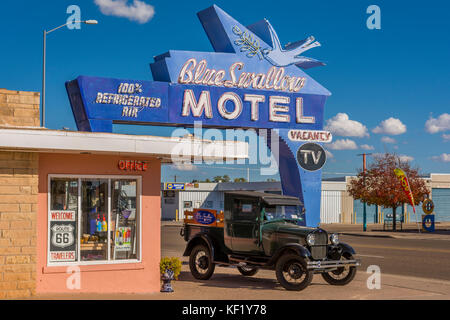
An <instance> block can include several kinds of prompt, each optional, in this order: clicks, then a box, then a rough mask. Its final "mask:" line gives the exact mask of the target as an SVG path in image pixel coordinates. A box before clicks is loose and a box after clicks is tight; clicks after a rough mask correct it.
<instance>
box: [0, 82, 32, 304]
mask: <svg viewBox="0 0 450 320" xmlns="http://www.w3.org/2000/svg"><path fill="white" fill-rule="evenodd" d="M39 124H40V119H39V93H38V92H24V91H12V90H6V89H0V127H11V126H13V127H38V126H39ZM38 162H39V154H38V153H30V152H13V151H8V150H1V149H0V299H14V298H23V297H28V296H30V295H33V294H34V293H35V288H36V218H37V216H36V215H37V200H38V196H37V194H38Z"/></svg>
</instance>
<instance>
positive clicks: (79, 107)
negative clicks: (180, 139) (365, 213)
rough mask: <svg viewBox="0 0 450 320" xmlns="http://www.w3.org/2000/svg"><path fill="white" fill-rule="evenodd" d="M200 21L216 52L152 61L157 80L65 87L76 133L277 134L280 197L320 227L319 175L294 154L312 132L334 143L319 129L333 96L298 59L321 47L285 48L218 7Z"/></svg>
mask: <svg viewBox="0 0 450 320" xmlns="http://www.w3.org/2000/svg"><path fill="white" fill-rule="evenodd" d="M198 17H199V19H200V21H201V23H202V25H203V27H204V29H205V32H206V34H207V36H208V38H209V40H210V42H211V44H212V46H213V48H214V52H195V51H179V50H170V51H168V52H166V53H164V54H161V55H159V56H156V57H155V58H154V62H152V63H151V64H150V68H151V72H152V75H153V79H154V81H142V80H130V79H111V78H100V77H86V76H80V77H78V78H77V79H75V80H73V81H69V82H67V83H66V89H67V92H68V96H69V100H70V103H71V107H72V111H73V113H74V117H75V120H76V123H77V127H78V129H79V130H82V131H96V132H112V126H113V124H114V123H127V124H133V123H136V124H148V125H164V126H167V125H173V126H192V125H193V124H194V121H201V122H202V126H203V127H216V128H255V129H257V131H258V129H277V131H272V133H271V135H273V136H275V137H276V138H278V139H279V150H272V152H278V153H279V159H280V160H279V162H280V163H279V171H280V178H281V184H282V188H283V193H284V194H287V195H292V196H296V197H298V198H300V200H301V201H302V202H303V203H304V206H305V209H306V217H304V218H305V219H304V220H303V221H304V222H303V224H307V225H317V223H318V222H319V217H320V213H319V212H320V184H321V170H316V171H308V170H304V169H303V168H302V167H301V166H300V165H299V161H298V159H297V158H296V155H297V151H298V149H299V148H300V146H302V145H303V144H304V143H305V141H308V138H307V137H306V135H305V133H307V132H309V131H312V132H315V134H308V137H314V136H320V137H321V139H320V140H317V141H322V142H329V141H330V139H331V136H330V135H329V134H327V133H326V132H325V133H324V132H323V131H321V130H322V129H323V109H324V104H325V101H326V98H327V97H328V96H329V95H330V92H329V91H328V90H327V89H325V88H324V87H323V86H322V85H320V84H319V83H318V82H317V81H315V80H314V79H313V78H311V77H310V76H309V75H308V74H306V73H305V71H304V70H305V69H308V68H311V67H315V66H321V65H324V63H322V62H320V61H318V60H315V59H313V58H309V57H305V56H302V54H303V53H304V52H305V51H307V50H309V49H311V48H314V47H318V46H320V43H319V42H317V41H315V39H314V38H313V37H311V36H310V37H307V38H306V39H305V40H301V41H296V42H294V43H290V44H288V45H286V46H284V47H282V45H281V42H280V40H279V38H278V35H277V34H276V32H275V30H274V28H273V27H272V25H271V24H270V23H269V21H268V20H266V19H263V20H261V21H259V22H257V23H254V24H252V25H249V26H244V25H242V24H241V23H239V22H238V21H236V20H235V19H234V18H232V17H231V16H230V15H228V14H227V13H226V12H224V11H223V10H222V9H220V8H219V7H217V6H215V5H214V6H212V7H209V8H207V9H205V10H203V11H201V12H199V13H198ZM319 133H320V134H319ZM303 137H306V138H303ZM268 144H269V142H268ZM269 147H270V145H269ZM315 156H316V157H317V155H315ZM320 157H326V156H325V154H324V153H323V154H320ZM316 160H317V159H316ZM322 160H324V159H322ZM302 161H303V160H302ZM322 162H323V161H322Z"/></svg>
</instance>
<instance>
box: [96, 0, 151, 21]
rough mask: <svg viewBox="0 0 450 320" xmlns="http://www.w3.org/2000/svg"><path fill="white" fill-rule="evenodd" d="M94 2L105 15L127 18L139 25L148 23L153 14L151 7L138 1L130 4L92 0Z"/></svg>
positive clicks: (108, 0)
mask: <svg viewBox="0 0 450 320" xmlns="http://www.w3.org/2000/svg"><path fill="white" fill-rule="evenodd" d="M94 2H95V4H96V5H97V6H98V7H99V8H100V11H101V12H102V13H103V14H105V15H108V16H116V17H122V18H127V19H129V20H131V21H136V22H139V23H146V22H149V21H150V20H151V19H152V18H153V16H154V14H155V9H154V7H153V6H151V5H149V4H147V3H145V2H144V1H140V0H133V2H132V3H128V0H94Z"/></svg>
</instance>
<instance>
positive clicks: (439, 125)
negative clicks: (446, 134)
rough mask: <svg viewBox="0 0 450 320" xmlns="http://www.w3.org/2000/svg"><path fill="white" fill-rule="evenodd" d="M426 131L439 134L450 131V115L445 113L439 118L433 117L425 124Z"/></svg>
mask: <svg viewBox="0 0 450 320" xmlns="http://www.w3.org/2000/svg"><path fill="white" fill-rule="evenodd" d="M425 130H426V131H427V132H429V133H437V132H442V131H448V130H450V114H449V113H443V114H441V115H440V116H439V117H437V118H433V117H431V118H430V119H428V120H427V122H425Z"/></svg>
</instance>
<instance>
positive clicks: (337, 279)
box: [322, 254, 356, 286]
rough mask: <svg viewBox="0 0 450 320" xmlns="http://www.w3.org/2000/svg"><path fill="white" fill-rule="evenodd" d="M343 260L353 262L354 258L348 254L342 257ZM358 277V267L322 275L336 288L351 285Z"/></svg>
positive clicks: (347, 267) (343, 268) (342, 268)
mask: <svg viewBox="0 0 450 320" xmlns="http://www.w3.org/2000/svg"><path fill="white" fill-rule="evenodd" d="M341 260H353V256H352V255H350V254H348V255H344V256H342V257H341ZM355 275H356V267H355V266H352V267H349V266H345V267H339V268H337V269H336V270H333V271H330V272H324V273H322V277H323V279H324V280H325V281H326V282H328V283H329V284H332V285H334V286H344V285H346V284H348V283H350V282H351V281H352V280H353V278H355Z"/></svg>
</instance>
